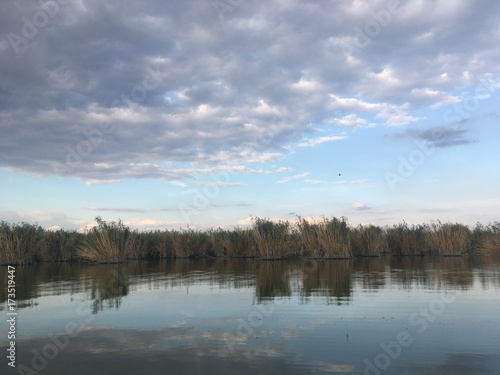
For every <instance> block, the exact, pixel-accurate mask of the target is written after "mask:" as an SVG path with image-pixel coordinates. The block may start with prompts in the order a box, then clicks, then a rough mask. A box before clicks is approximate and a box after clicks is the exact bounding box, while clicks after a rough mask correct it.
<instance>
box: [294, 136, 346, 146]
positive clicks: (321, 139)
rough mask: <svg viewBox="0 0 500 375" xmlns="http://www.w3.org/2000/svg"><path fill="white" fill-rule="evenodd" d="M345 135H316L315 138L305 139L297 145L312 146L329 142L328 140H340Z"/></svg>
mask: <svg viewBox="0 0 500 375" xmlns="http://www.w3.org/2000/svg"><path fill="white" fill-rule="evenodd" d="M346 138H347V137H345V136H338V135H334V136H325V137H317V138H311V139H306V140H304V141H302V142H300V143H299V147H314V146H317V145H319V144H322V143H325V142H330V141H340V140H342V139H346Z"/></svg>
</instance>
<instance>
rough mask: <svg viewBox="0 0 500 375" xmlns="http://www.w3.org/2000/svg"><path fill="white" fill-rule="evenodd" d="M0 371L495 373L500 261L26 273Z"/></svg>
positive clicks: (215, 264)
mask: <svg viewBox="0 0 500 375" xmlns="http://www.w3.org/2000/svg"><path fill="white" fill-rule="evenodd" d="M0 280H2V295H1V300H0V301H1V303H0V314H1V315H2V318H1V322H2V323H0V327H1V330H0V334H1V336H0V347H1V348H0V349H1V351H2V353H3V354H2V356H1V358H2V359H1V360H0V361H1V362H0V369H1V370H0V373H1V374H11V373H12V374H18V373H22V374H37V373H40V374H64V375H67V374H92V375H98V374H148V375H153V374H166V373H169V374H217V375H220V374H273V375H277V374H310V373H315V374H326V373H339V374H372V375H373V374H419V375H420V374H454V375H457V374H495V375H497V374H499V373H500V325H499V322H500V318H499V317H500V299H499V297H500V294H499V291H500V290H499V289H500V261H499V260H495V259H492V258H430V257H427V258H413V257H412V258H410V257H408V258H381V259H360V260H355V261H310V260H293V261H282V262H264V261H258V260H243V259H242V260H222V259H220V260H200V261H195V260H170V261H165V260H164V261H162V262H155V263H146V262H129V263H126V264H124V265H81V264H42V265H38V266H30V267H17V270H16V284H17V290H16V294H17V296H16V299H17V305H18V306H17V307H18V310H17V311H18V315H17V316H16V319H17V321H16V369H12V368H10V367H9V366H8V365H7V363H8V362H9V360H8V359H7V358H6V355H5V353H7V352H8V350H7V348H8V346H9V345H8V340H7V329H8V325H7V322H6V321H7V318H8V315H7V312H8V311H7V301H6V299H7V294H6V290H5V288H4V287H5V286H6V285H7V268H6V267H0Z"/></svg>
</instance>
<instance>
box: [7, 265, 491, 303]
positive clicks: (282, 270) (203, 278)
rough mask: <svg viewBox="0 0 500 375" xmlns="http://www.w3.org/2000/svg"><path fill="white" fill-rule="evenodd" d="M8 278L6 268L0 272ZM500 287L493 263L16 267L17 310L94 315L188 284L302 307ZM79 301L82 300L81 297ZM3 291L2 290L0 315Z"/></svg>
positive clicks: (258, 300) (260, 300)
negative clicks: (47, 307) (422, 291)
mask: <svg viewBox="0 0 500 375" xmlns="http://www.w3.org/2000/svg"><path fill="white" fill-rule="evenodd" d="M0 280H7V267H0ZM475 284H479V285H480V287H481V288H483V289H487V288H495V289H499V288H500V259H499V258H498V257H467V256H464V257H431V256H427V257H420V256H407V257H395V256H382V257H379V258H359V259H354V260H348V261H344V260H314V261H313V260H306V259H289V260H286V261H262V260H257V259H230V258H225V259H199V260H190V259H163V260H160V261H157V262H142V261H127V262H125V263H124V264H119V265H116V264H115V265H113V264H103V265H88V264H80V263H42V264H37V265H31V266H18V267H16V300H17V304H18V308H19V309H22V308H28V307H30V308H33V307H36V305H37V303H38V302H39V299H40V298H42V297H45V296H54V295H63V294H65V295H74V294H83V295H84V298H86V299H89V300H92V301H93V303H94V312H95V313H97V312H99V311H101V310H102V309H105V308H108V307H109V308H119V307H120V305H121V302H122V300H123V298H124V297H126V296H127V295H128V294H130V293H135V292H136V291H138V290H139V289H148V290H162V289H171V288H177V287H187V286H192V285H209V286H210V287H211V288H219V289H241V288H246V289H253V290H254V291H255V296H256V301H257V303H260V302H263V301H272V300H273V299H275V298H283V297H287V298H289V297H293V296H298V297H299V300H300V302H301V303H310V302H311V301H312V299H313V298H317V297H321V298H323V297H326V298H327V303H335V304H343V303H349V302H350V301H351V299H352V290H353V289H356V288H358V287H360V288H363V289H370V290H372V291H376V290H379V289H383V288H385V287H387V286H388V285H391V286H395V287H397V288H403V289H408V290H411V289H413V288H428V289H435V290H439V289H460V290H468V289H471V288H473V287H474V285H475ZM79 298H81V297H80V296H79ZM6 305H7V290H6V288H1V289H0V310H5V309H6Z"/></svg>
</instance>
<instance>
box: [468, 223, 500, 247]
mask: <svg viewBox="0 0 500 375" xmlns="http://www.w3.org/2000/svg"><path fill="white" fill-rule="evenodd" d="M471 237H472V239H471V242H472V246H473V249H474V250H475V252H476V253H479V254H485V255H497V254H500V222H495V223H493V224H489V225H487V226H484V225H481V224H479V223H478V224H477V225H476V228H475V229H474V231H473V232H472V235H471Z"/></svg>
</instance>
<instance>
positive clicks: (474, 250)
mask: <svg viewBox="0 0 500 375" xmlns="http://www.w3.org/2000/svg"><path fill="white" fill-rule="evenodd" d="M96 224H97V225H96V226H95V227H94V228H92V229H91V230H89V231H87V232H86V233H79V232H77V231H66V230H63V229H60V230H57V231H51V230H45V229H43V228H42V227H40V226H38V225H36V224H29V223H18V224H9V223H6V222H1V223H0V264H1V265H6V264H31V263H36V262H65V261H80V262H96V263H121V262H124V261H125V260H127V259H160V258H203V257H235V258H245V257H248V258H260V259H262V260H277V259H285V258H289V257H307V258H313V259H350V258H353V257H364V256H380V255H381V254H387V253H388V254H392V255H401V256H406V255H419V256H422V255H442V256H462V255H475V254H486V255H487V254H494V253H500V223H499V222H495V223H493V224H488V225H483V224H479V223H478V224H477V225H476V226H475V227H474V228H473V229H471V228H469V227H467V226H465V225H463V224H460V223H441V222H439V221H437V222H434V223H431V224H420V225H408V224H407V223H405V222H401V223H399V224H397V225H393V226H391V227H378V226H374V225H368V226H361V225H359V226H357V227H354V226H352V225H350V224H349V223H348V220H347V218H345V217H342V218H335V217H333V218H324V219H322V220H319V221H314V222H312V221H308V220H306V219H304V218H300V217H299V218H297V219H296V221H295V222H290V221H277V222H276V221H271V220H269V219H261V218H254V220H253V225H252V226H251V227H249V228H234V229H221V228H218V229H209V230H205V231H198V230H193V229H190V228H187V229H179V230H167V229H165V230H155V231H146V232H140V231H138V230H136V229H130V228H129V227H128V226H126V225H124V224H123V222H121V221H117V222H115V221H113V222H106V221H104V220H102V219H101V218H99V217H97V218H96Z"/></svg>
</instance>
